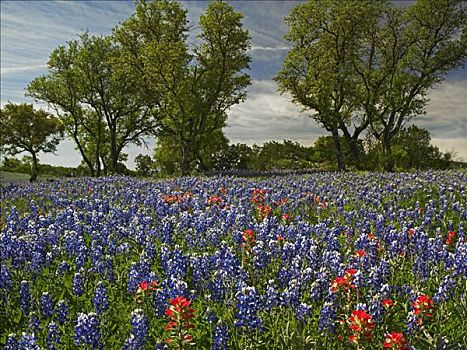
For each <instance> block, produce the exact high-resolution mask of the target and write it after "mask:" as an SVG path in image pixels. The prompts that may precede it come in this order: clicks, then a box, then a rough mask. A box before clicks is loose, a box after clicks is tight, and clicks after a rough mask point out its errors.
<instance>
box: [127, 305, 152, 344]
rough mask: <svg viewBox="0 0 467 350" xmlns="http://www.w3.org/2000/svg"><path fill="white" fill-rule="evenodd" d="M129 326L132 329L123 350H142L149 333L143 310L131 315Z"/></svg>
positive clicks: (137, 310) (135, 311)
mask: <svg viewBox="0 0 467 350" xmlns="http://www.w3.org/2000/svg"><path fill="white" fill-rule="evenodd" d="M131 326H132V327H133V328H132V330H131V334H130V337H129V338H128V339H127V340H126V342H125V346H124V349H125V350H133V349H134V350H137V349H143V348H144V345H145V344H146V337H147V335H148V332H149V321H148V318H147V317H146V316H145V315H144V313H143V310H141V309H136V310H134V311H133V312H132V313H131Z"/></svg>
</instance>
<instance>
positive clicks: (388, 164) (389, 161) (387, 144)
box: [382, 133, 394, 173]
mask: <svg viewBox="0 0 467 350" xmlns="http://www.w3.org/2000/svg"><path fill="white" fill-rule="evenodd" d="M391 141H392V140H391V137H390V135H388V134H386V133H385V134H384V135H383V138H382V145H383V155H384V170H385V171H388V172H391V173H392V172H394V158H393V156H392V145H391Z"/></svg>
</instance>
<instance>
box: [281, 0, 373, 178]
mask: <svg viewBox="0 0 467 350" xmlns="http://www.w3.org/2000/svg"><path fill="white" fill-rule="evenodd" d="M380 8H381V2H372V1H333V0H325V1H309V2H307V3H303V4H300V5H298V6H297V7H295V8H294V9H293V10H292V11H291V12H290V14H289V15H288V16H287V18H286V22H287V24H288V26H289V32H288V33H287V34H286V39H287V40H288V41H289V42H290V43H291V44H292V48H291V49H290V51H289V52H288V54H287V57H286V59H285V61H284V64H283V67H282V69H281V71H280V72H279V73H278V75H277V76H276V77H275V80H276V81H277V82H278V85H279V91H280V92H281V93H284V92H289V93H290V94H291V95H292V101H293V102H295V103H300V104H301V105H302V106H303V109H304V110H309V111H313V114H312V117H313V118H314V119H315V120H316V121H317V122H318V123H320V124H321V125H322V126H323V127H324V128H325V129H326V130H327V131H329V132H330V133H331V134H332V138H333V141H334V147H335V152H336V158H337V163H338V169H339V170H345V161H344V156H343V153H342V144H341V139H340V137H339V129H343V132H344V135H345V136H346V138H348V141H349V145H350V146H351V147H352V150H353V151H354V154H355V157H356V158H358V157H359V154H358V147H357V146H356V142H354V140H356V139H358V136H359V135H360V134H361V132H362V131H363V130H365V129H366V127H367V126H368V124H369V122H368V120H367V119H366V118H363V119H362V120H360V121H359V123H360V125H358V126H356V127H355V130H354V134H353V135H350V132H349V130H348V128H347V125H348V124H349V123H350V122H351V117H352V114H353V113H354V112H355V110H356V108H357V106H356V103H355V102H356V99H355V97H356V96H355V95H356V93H357V85H356V79H355V78H354V76H355V73H354V71H353V67H352V58H353V55H355V54H356V52H357V51H358V45H359V44H360V38H361V35H362V32H363V30H364V29H365V27H366V26H368V25H370V23H372V22H374V21H375V18H376V19H377V18H378V13H379V11H380Z"/></svg>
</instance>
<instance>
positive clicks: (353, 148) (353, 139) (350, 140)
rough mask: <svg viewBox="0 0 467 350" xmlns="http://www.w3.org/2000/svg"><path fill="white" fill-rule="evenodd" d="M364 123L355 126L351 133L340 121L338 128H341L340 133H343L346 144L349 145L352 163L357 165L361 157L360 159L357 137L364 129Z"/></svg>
mask: <svg viewBox="0 0 467 350" xmlns="http://www.w3.org/2000/svg"><path fill="white" fill-rule="evenodd" d="M364 125H366V124H362V125H361V126H360V127H358V128H356V129H355V131H354V133H353V134H352V135H351V134H350V132H349V130H348V129H347V127H346V126H345V124H343V123H342V125H340V129H341V130H342V133H343V134H344V138H345V141H346V143H347V145H348V146H349V149H350V153H351V154H352V163H353V164H354V165H356V166H358V165H359V163H360V161H361V159H362V154H361V152H360V148H359V147H358V137H359V136H360V134H361V133H362V131H363V130H364V128H363V127H364Z"/></svg>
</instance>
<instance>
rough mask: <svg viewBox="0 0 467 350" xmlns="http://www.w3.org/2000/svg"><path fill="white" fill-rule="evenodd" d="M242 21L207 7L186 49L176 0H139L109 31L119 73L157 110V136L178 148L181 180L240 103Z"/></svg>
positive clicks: (226, 10)
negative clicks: (117, 48)
mask: <svg viewBox="0 0 467 350" xmlns="http://www.w3.org/2000/svg"><path fill="white" fill-rule="evenodd" d="M242 17H243V16H242V15H241V14H240V13H237V12H235V11H234V9H233V8H232V7H231V6H230V5H228V4H227V3H225V2H222V1H213V2H211V3H210V4H209V5H208V7H207V9H206V11H205V13H204V14H203V15H201V17H200V20H199V25H200V29H201V32H200V34H198V42H199V44H197V45H195V46H194V48H193V49H192V50H191V51H190V50H189V47H188V43H187V38H188V25H187V19H186V11H185V10H183V9H182V7H181V5H180V4H179V3H177V2H172V1H154V2H151V3H146V2H145V1H141V2H140V3H139V4H138V5H137V9H136V13H135V14H133V15H132V16H131V17H130V18H129V19H128V20H127V21H125V22H124V23H123V24H122V25H121V26H120V27H119V28H116V30H115V31H114V35H115V38H116V39H117V41H118V42H119V44H120V45H121V47H122V55H121V56H120V57H119V59H120V60H119V61H118V63H119V65H120V66H119V67H120V71H121V72H122V73H121V74H124V75H126V76H128V77H131V79H134V80H135V81H137V83H136V84H137V86H138V88H139V91H140V93H141V98H142V99H145V100H146V101H147V103H148V104H152V105H155V106H157V110H158V115H159V124H158V127H159V131H158V137H160V138H163V139H167V138H170V139H171V143H172V144H173V145H174V146H176V147H178V149H179V153H180V157H181V171H182V174H183V175H187V174H189V173H190V172H191V170H192V169H193V167H194V166H195V164H196V163H198V164H201V165H202V164H203V160H202V156H201V154H202V153H203V149H202V148H203V147H204V146H206V145H207V143H206V138H208V137H209V135H211V134H212V133H214V132H216V131H219V130H221V129H222V128H223V127H224V126H225V125H226V120H227V111H228V110H229V109H230V107H232V106H233V105H235V104H237V103H240V102H241V101H243V100H244V99H245V96H246V93H245V91H244V89H245V88H246V87H247V86H248V85H249V84H250V77H249V76H248V75H247V74H246V73H244V70H245V69H247V68H249V62H250V57H249V56H248V55H247V54H246V52H247V50H248V48H249V47H250V37H249V34H248V31H247V30H245V29H243V27H242V22H241V20H242Z"/></svg>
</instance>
